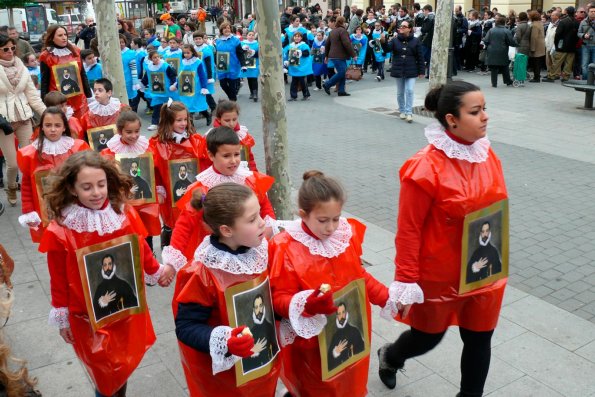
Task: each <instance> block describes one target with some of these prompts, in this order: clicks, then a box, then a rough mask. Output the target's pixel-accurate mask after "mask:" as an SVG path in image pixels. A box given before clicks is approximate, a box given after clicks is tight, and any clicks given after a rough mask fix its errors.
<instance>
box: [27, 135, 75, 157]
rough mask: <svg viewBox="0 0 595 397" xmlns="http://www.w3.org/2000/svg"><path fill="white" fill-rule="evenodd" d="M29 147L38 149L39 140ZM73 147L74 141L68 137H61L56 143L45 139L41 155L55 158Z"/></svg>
mask: <svg viewBox="0 0 595 397" xmlns="http://www.w3.org/2000/svg"><path fill="white" fill-rule="evenodd" d="M31 145H33V147H34V148H35V149H39V139H36V140H34V141H33V142H32V143H31ZM73 145H74V139H72V138H71V137H69V136H66V135H62V136H61V137H60V139H58V140H57V141H56V142H52V141H50V140H49V139H47V138H45V139H44V140H43V148H42V149H41V152H42V153H45V154H49V155H50V156H57V155H59V154H64V153H67V152H68V151H69V150H70V149H71V148H72V146H73Z"/></svg>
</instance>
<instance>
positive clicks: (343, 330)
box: [318, 279, 370, 380]
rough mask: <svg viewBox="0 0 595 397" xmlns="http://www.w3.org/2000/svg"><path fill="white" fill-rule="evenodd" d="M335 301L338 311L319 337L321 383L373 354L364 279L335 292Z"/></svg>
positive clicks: (330, 318) (328, 318)
mask: <svg viewBox="0 0 595 397" xmlns="http://www.w3.org/2000/svg"><path fill="white" fill-rule="evenodd" d="M333 301H334V303H335V306H337V312H336V313H333V314H331V315H329V316H327V320H328V321H327V323H326V326H325V327H324V329H323V330H322V332H321V333H320V334H319V335H318V347H319V350H320V368H321V372H322V380H327V379H330V378H332V377H333V376H335V375H337V374H338V373H339V372H341V371H342V370H344V369H345V368H347V367H349V366H350V365H352V364H353V363H355V362H357V361H359V360H361V359H362V358H364V357H367V356H368V355H369V354H370V333H369V329H368V311H367V304H366V283H365V280H364V279H358V280H354V281H352V282H350V283H349V284H347V285H346V286H345V287H343V288H341V289H340V290H339V291H337V292H335V293H333ZM341 321H343V322H341Z"/></svg>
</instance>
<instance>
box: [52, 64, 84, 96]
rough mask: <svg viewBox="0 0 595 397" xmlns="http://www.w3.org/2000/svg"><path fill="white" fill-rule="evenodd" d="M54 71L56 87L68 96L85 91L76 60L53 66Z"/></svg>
mask: <svg viewBox="0 0 595 397" xmlns="http://www.w3.org/2000/svg"><path fill="white" fill-rule="evenodd" d="M52 72H53V74H54V80H55V81H56V87H57V88H58V90H59V91H60V92H61V93H62V94H64V95H65V96H66V98H70V97H72V96H76V95H80V94H82V93H83V84H82V79H81V73H80V70H79V65H78V63H77V62H76V61H72V62H67V63H61V64H59V65H55V66H52Z"/></svg>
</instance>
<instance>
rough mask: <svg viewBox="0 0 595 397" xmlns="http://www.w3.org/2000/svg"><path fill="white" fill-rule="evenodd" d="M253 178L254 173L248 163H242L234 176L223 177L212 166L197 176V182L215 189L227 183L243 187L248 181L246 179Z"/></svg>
mask: <svg viewBox="0 0 595 397" xmlns="http://www.w3.org/2000/svg"><path fill="white" fill-rule="evenodd" d="M249 176H252V171H250V170H249V169H248V162H246V161H242V162H240V166H239V167H238V169H237V170H236V172H235V173H234V174H233V175H229V176H228V175H223V174H219V173H217V172H216V171H215V169H214V168H213V166H210V167H209V168H207V169H206V170H204V171H203V172H201V173H200V174H198V175H197V176H196V180H197V181H199V182H200V183H202V185H203V186H205V187H206V188H208V189H211V188H213V187H214V186H218V185H221V184H222V183H226V182H233V183H237V184H238V185H243V184H244V182H245V181H246V178H248V177H249Z"/></svg>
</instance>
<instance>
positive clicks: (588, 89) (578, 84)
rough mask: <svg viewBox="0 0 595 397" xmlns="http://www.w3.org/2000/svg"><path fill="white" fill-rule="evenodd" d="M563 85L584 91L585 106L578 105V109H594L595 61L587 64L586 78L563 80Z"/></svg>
mask: <svg viewBox="0 0 595 397" xmlns="http://www.w3.org/2000/svg"><path fill="white" fill-rule="evenodd" d="M562 85H563V86H565V87H569V88H574V89H575V90H577V91H581V92H584V93H585V106H583V107H580V106H579V109H584V110H595V108H593V94H594V93H595V63H591V64H589V69H588V73H587V80H586V81H585V80H574V81H570V80H569V81H565V82H563V83H562Z"/></svg>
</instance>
